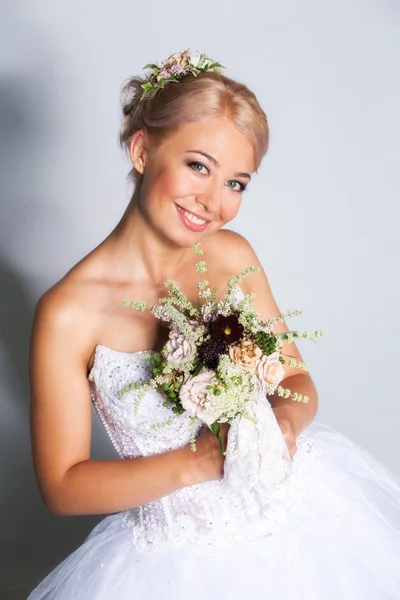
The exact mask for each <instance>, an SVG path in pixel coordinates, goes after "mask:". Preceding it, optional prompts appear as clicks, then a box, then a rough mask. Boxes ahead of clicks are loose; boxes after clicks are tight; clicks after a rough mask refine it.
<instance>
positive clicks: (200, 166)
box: [186, 160, 248, 192]
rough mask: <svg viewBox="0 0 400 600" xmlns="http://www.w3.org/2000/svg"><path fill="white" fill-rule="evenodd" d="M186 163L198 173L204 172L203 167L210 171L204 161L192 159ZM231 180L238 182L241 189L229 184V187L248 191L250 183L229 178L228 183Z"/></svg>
mask: <svg viewBox="0 0 400 600" xmlns="http://www.w3.org/2000/svg"><path fill="white" fill-rule="evenodd" d="M186 164H187V165H188V167H190V168H191V169H192V170H193V171H195V172H196V173H199V174H200V175H201V174H203V173H204V171H202V170H201V169H205V170H206V171H207V172H208V173H209V172H210V169H209V167H207V165H205V164H203V163H202V162H199V161H198V160H190V161H187V163H186ZM231 181H232V182H234V183H237V184H238V185H239V189H235V188H233V187H232V186H230V185H228V187H230V188H231V189H232V190H233V191H234V192H245V191H246V189H247V185H248V184H245V183H243V182H242V181H239V179H229V180H228V183H230V182H231Z"/></svg>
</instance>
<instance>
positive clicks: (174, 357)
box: [164, 327, 194, 365]
mask: <svg viewBox="0 0 400 600" xmlns="http://www.w3.org/2000/svg"><path fill="white" fill-rule="evenodd" d="M193 350H194V345H193V343H192V342H191V341H189V340H188V339H186V338H185V336H184V335H183V333H182V332H181V331H179V329H177V328H176V327H174V328H173V329H171V331H170V332H169V340H168V342H167V343H166V345H165V352H164V356H165V358H166V359H167V361H168V362H171V363H173V364H175V365H181V364H182V363H185V362H186V361H187V360H189V358H190V356H191V354H192V353H193Z"/></svg>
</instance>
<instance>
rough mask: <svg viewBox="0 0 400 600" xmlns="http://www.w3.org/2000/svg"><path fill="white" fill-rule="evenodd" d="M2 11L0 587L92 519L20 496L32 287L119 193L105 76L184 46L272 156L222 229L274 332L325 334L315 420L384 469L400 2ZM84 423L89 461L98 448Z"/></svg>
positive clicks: (111, 86)
mask: <svg viewBox="0 0 400 600" xmlns="http://www.w3.org/2000/svg"><path fill="white" fill-rule="evenodd" d="M0 22H1V31H0V34H1V35H0V39H1V44H2V47H1V63H0V140H1V153H2V160H1V189H2V194H1V216H0V219H1V222H0V278H1V288H0V289H1V294H0V310H1V320H0V390H1V397H0V402H1V404H0V411H1V415H0V428H1V432H0V450H1V452H0V457H1V458H0V461H1V462H0V469H1V472H0V477H1V479H0V481H1V492H0V494H1V495H0V503H1V504H0V515H1V516H0V519H1V523H0V535H1V546H0V564H1V569H0V575H1V584H0V589H1V592H2V594H3V595H2V596H1V597H2V598H9V599H11V598H14V599H16V598H25V597H26V595H27V593H28V591H29V590H30V589H31V588H32V586H33V585H34V584H36V583H37V582H38V581H39V580H40V579H42V577H44V575H45V574H46V573H47V572H48V571H49V570H50V569H51V568H53V567H54V566H56V564H58V563H59V562H60V561H61V560H62V559H63V558H64V557H65V556H67V554H69V553H70V552H72V550H73V549H74V548H75V547H76V546H77V545H78V544H80V543H81V542H82V541H83V539H84V537H85V536H86V535H87V534H88V533H89V531H90V530H91V528H92V527H93V526H94V525H95V523H97V522H98V521H99V520H100V518H102V517H98V516H97V517H64V518H62V517H56V516H54V515H52V514H51V513H50V512H49V511H47V509H46V508H45V507H44V505H43V504H42V502H41V499H40V496H39V492H38V490H37V489H36V486H35V481H34V478H33V472H32V464H31V456H30V439H29V397H28V383H27V367H28V365H27V341H28V336H29V328H30V323H31V318H32V312H33V308H34V305H35V302H36V300H37V298H38V296H39V295H40V294H41V293H43V292H44V291H45V290H46V289H47V288H48V287H49V286H50V285H52V284H53V283H54V282H55V281H57V280H58V279H59V278H60V277H61V276H62V275H63V274H64V273H65V272H66V271H67V270H68V269H69V268H70V267H71V266H72V265H73V264H74V263H76V262H77V261H78V260H79V259H80V258H81V257H82V256H84V255H85V254H86V253H87V252H89V251H90V250H91V249H92V248H93V247H94V246H95V245H97V244H98V243H99V242H100V241H101V240H102V239H103V238H104V237H105V236H106V235H107V234H108V233H109V232H110V230H111V229H112V228H113V226H114V225H115V224H116V222H117V221H118V219H119V218H120V216H121V214H122V212H123V210H124V208H125V206H126V203H127V200H128V196H129V192H130V187H129V185H128V183H127V181H126V178H125V177H126V174H127V173H128V170H129V165H128V162H127V160H126V158H125V157H124V155H123V153H122V152H121V151H120V150H119V149H118V146H117V141H116V140H117V133H118V127H119V119H120V113H119V90H120V86H121V83H122V81H123V80H124V79H125V78H126V77H128V76H129V75H132V74H136V73H141V72H142V67H143V65H145V64H146V63H148V62H154V61H159V62H160V61H161V60H163V59H165V58H167V57H168V56H169V55H170V54H171V53H173V52H176V51H181V50H184V49H185V48H187V47H190V48H191V49H192V51H194V52H195V51H203V52H206V53H207V54H208V55H210V56H211V57H213V58H214V59H216V60H219V61H220V62H221V63H222V64H224V65H225V66H226V67H227V74H228V75H230V76H233V77H236V78H238V79H239V80H241V81H243V82H245V83H246V84H248V85H249V86H250V87H251V88H252V89H253V90H254V91H255V92H256V94H257V95H258V97H259V100H260V102H261V104H262V105H263V107H264V109H265V111H266V113H267V115H268V118H269V122H270V127H271V147H270V151H269V154H268V155H267V158H266V160H265V162H264V163H263V165H262V168H261V170H260V173H259V176H258V177H255V180H254V181H253V182H252V183H251V186H250V188H249V192H247V193H246V194H245V199H244V203H243V207H242V209H241V212H240V215H239V216H238V218H237V219H236V220H235V221H234V222H233V223H232V227H233V228H234V229H236V230H237V231H240V232H241V233H243V234H244V235H245V236H246V237H248V239H249V240H250V241H251V242H252V243H253V245H254V247H255V249H256V251H257V252H258V254H259V256H260V258H261V260H262V262H263V264H264V266H265V269H266V272H267V275H268V276H269V279H270V282H271V285H272V289H273V292H274V294H275V297H276V299H277V301H278V304H279V306H280V308H281V309H282V310H286V309H288V308H299V309H302V310H303V315H302V316H301V317H297V318H293V319H292V320H291V321H290V325H291V326H292V327H293V328H298V329H303V328H304V329H315V328H321V329H324V330H325V338H323V339H322V340H321V341H320V342H319V344H318V346H316V345H314V344H312V343H311V342H306V341H305V342H303V343H302V344H301V346H300V349H301V351H302V353H303V355H304V357H305V359H306V361H307V362H308V363H309V364H310V365H311V367H312V370H311V373H312V375H313V377H314V380H315V381H316V383H317V386H318V389H319V392H320V409H319V414H318V420H320V421H323V422H325V423H327V424H329V425H331V426H333V427H335V428H337V429H338V430H340V431H341V432H343V433H345V434H346V435H348V436H350V437H351V438H352V439H353V440H354V441H356V442H357V443H359V444H360V445H363V446H364V447H366V448H367V449H369V450H370V451H371V452H372V453H373V454H375V455H376V456H377V457H378V458H379V459H381V460H382V461H383V462H384V463H385V464H386V465H387V466H388V467H389V468H391V469H392V470H393V471H394V472H396V473H397V474H399V473H400V462H399V460H400V459H399V455H400V453H399V441H398V430H399V422H400V421H399V418H400V408H399V391H398V388H397V383H398V378H397V376H396V373H397V371H398V361H399V358H400V357H399V352H398V343H399V342H398V339H399V333H400V316H399V310H398V306H399V300H400V286H399V273H398V271H399V269H398V265H399V235H398V231H399V226H398V222H399V217H400V212H399V198H400V194H399V192H400V180H399V179H400V175H399V164H400V151H399V137H400V116H399V108H398V107H399V106H400V70H399V64H400V27H399V25H400V10H399V4H398V2H395V1H394V0H392V1H390V0H375V1H368V0H365V1H364V2H361V1H358V0H353V1H352V2H349V1H348V0H346V1H344V0H336V1H335V2H329V3H328V2H325V1H322V0H319V1H315V2H311V1H308V0H306V1H303V2H298V0H296V1H286V2H284V3H283V2H282V3H278V2H272V1H271V0H269V1H266V0H263V2H261V1H260V2H259V3H257V2H256V1H254V0H247V1H246V2H243V3H239V2H232V0H230V1H229V2H227V1H224V2H222V1H220V2H218V3H217V2H210V1H209V0H203V1H202V2H201V3H187V2H182V1H181V0H174V2H170V3H162V2H153V3H148V2H147V3H142V4H139V3H136V2H132V1H130V2H128V1H114V2H112V3H111V2H100V1H98V0H97V1H95V0H90V1H86V2H85V1H82V0H81V1H79V2H78V1H77V0H73V1H67V0H59V1H58V2H54V1H50V0H48V1H41V2H40V1H37V2H35V1H31V2H27V1H26V2H23V1H15V0H14V1H13V2H9V3H7V2H3V3H2V4H1V15H0ZM60 368H62V365H60ZM93 426H94V429H93V457H94V458H106V457H110V458H111V457H114V456H115V454H114V451H113V448H112V446H111V444H110V442H109V441H108V438H107V437H106V434H105V432H104V431H103V430H102V429H101V426H100V424H99V421H98V420H97V417H94V422H93ZM12 590H14V592H12Z"/></svg>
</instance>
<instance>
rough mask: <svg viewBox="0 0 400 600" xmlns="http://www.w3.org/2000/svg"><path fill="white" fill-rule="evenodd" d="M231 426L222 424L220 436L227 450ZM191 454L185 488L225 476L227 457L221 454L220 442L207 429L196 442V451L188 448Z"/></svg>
mask: <svg viewBox="0 0 400 600" xmlns="http://www.w3.org/2000/svg"><path fill="white" fill-rule="evenodd" d="M229 427H230V426H229V425H228V424H227V423H222V424H221V430H220V435H221V438H222V440H223V444H224V448H226V444H227V438H228V431H229ZM188 452H190V458H189V471H188V473H187V477H185V486H188V485H194V484H196V483H203V482H204V481H211V480H213V479H222V478H223V476H224V462H225V456H224V455H222V454H221V451H220V446H219V441H218V439H217V438H216V436H215V435H214V433H213V432H212V431H211V430H210V429H209V428H208V427H207V428H205V430H204V432H203V433H202V434H201V435H200V436H199V437H198V438H197V440H196V451H193V450H192V449H191V448H190V447H188Z"/></svg>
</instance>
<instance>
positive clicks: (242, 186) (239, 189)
mask: <svg viewBox="0 0 400 600" xmlns="http://www.w3.org/2000/svg"><path fill="white" fill-rule="evenodd" d="M231 184H233V185H231ZM228 186H229V187H230V188H231V189H232V190H234V191H235V192H244V191H245V189H246V187H247V186H246V185H245V184H244V183H242V182H241V181H236V179H231V180H230V181H228ZM235 186H236V187H235Z"/></svg>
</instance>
